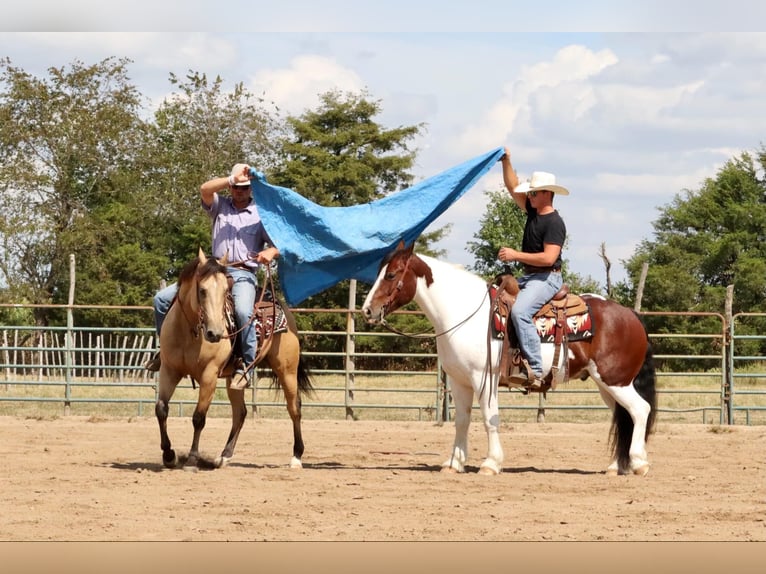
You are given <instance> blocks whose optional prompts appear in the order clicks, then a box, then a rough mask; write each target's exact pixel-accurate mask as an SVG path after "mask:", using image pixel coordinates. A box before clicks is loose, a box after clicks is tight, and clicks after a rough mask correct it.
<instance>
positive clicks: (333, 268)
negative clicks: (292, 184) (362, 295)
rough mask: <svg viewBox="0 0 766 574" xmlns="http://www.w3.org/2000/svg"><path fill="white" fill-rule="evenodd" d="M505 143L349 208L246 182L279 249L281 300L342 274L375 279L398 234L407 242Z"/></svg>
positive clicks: (260, 181)
mask: <svg viewBox="0 0 766 574" xmlns="http://www.w3.org/2000/svg"><path fill="white" fill-rule="evenodd" d="M502 155H503V148H497V149H494V150H492V151H490V152H488V153H486V154H484V155H481V156H478V157H476V158H474V159H472V160H469V161H467V162H465V163H462V164H460V165H458V166H455V167H453V168H450V169H448V170H446V171H443V172H442V173H440V174H437V175H435V176H433V177H430V178H428V179H425V180H423V181H421V182H419V183H417V184H415V185H413V186H412V187H408V188H407V189H403V190H401V191H398V192H396V193H393V194H391V195H389V196H387V197H384V198H382V199H379V200H376V201H373V202H370V203H365V204H361V205H352V206H350V207H323V206H321V205H317V204H316V203H313V202H311V201H309V200H308V199H306V198H305V197H303V196H301V195H299V194H297V193H296V192H294V191H293V190H291V189H287V188H285V187H279V186H275V185H271V184H269V183H268V182H266V180H265V179H264V178H263V176H262V175H261V174H258V176H257V177H256V178H255V179H253V180H252V185H253V197H254V198H255V202H256V204H257V205H258V211H259V212H260V214H261V219H262V220H263V224H264V226H265V227H266V231H267V232H268V234H269V236H270V237H271V239H272V240H273V241H274V243H275V244H276V246H277V247H279V251H280V257H279V280H280V284H281V287H282V292H283V293H284V295H285V299H286V300H287V303H288V304H289V305H291V306H295V305H297V304H299V303H301V302H302V301H303V300H305V299H306V298H307V297H310V296H311V295H314V294H316V293H319V292H321V291H323V290H325V289H328V288H330V287H332V286H334V285H336V284H337V283H339V282H340V281H343V280H344V279H358V280H360V281H364V282H365V283H374V282H375V278H376V276H377V272H378V267H379V265H380V262H381V260H382V259H383V257H385V256H386V255H387V254H388V253H389V252H390V251H392V250H393V249H394V248H396V246H397V244H398V243H399V241H400V240H404V242H405V243H406V244H407V245H409V244H410V243H412V242H413V241H415V240H416V239H417V238H418V236H419V235H420V234H421V233H422V232H423V231H424V230H425V228H426V227H428V225H430V224H431V222H433V221H434V220H435V219H436V218H437V217H439V215H441V214H442V213H443V212H444V211H445V210H446V209H447V208H448V207H449V206H450V205H452V203H454V202H455V201H456V200H457V199H458V198H459V197H460V196H461V195H463V193H465V192H466V191H467V190H468V189H469V188H470V187H471V186H472V185H473V184H474V183H476V181H477V180H478V179H479V178H481V177H482V176H483V175H484V174H485V173H487V172H488V171H489V170H490V169H491V168H492V167H493V166H494V165H495V162H497V160H498V159H500V158H501V157H502Z"/></svg>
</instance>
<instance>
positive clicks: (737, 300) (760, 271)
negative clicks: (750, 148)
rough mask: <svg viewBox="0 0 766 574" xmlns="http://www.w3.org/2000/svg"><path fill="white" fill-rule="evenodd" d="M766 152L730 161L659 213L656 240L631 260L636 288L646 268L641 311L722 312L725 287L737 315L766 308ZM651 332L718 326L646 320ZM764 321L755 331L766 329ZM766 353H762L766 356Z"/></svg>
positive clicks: (669, 346) (694, 348)
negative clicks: (731, 291) (731, 288)
mask: <svg viewBox="0 0 766 574" xmlns="http://www.w3.org/2000/svg"><path fill="white" fill-rule="evenodd" d="M764 168H766V151H764V149H763V148H762V149H761V150H760V152H759V153H758V154H757V159H754V158H753V156H752V155H751V154H749V153H743V154H742V155H741V156H739V157H735V158H733V159H731V160H729V161H728V162H727V163H726V164H725V165H724V166H723V167H722V168H721V169H720V170H719V171H718V173H717V174H716V176H715V177H714V178H707V179H706V180H705V181H704V183H703V185H702V187H701V188H700V189H699V190H684V192H683V193H682V194H677V195H676V196H675V198H674V199H673V201H672V202H671V203H670V204H669V205H666V206H664V207H663V208H661V209H660V216H659V218H658V219H657V221H655V222H654V223H653V227H654V239H653V240H645V241H643V242H642V243H641V244H640V245H639V247H638V249H637V250H636V252H635V254H634V255H633V256H632V257H631V258H630V259H629V260H628V261H627V265H626V267H627V269H628V272H629V275H630V277H631V279H632V282H633V284H636V283H637V281H638V277H639V273H640V271H641V267H642V265H643V263H644V262H647V263H648V264H649V268H648V273H647V277H646V282H645V286H644V293H643V299H642V309H645V310H649V311H702V312H714V313H722V312H723V311H724V304H725V294H726V288H727V286H728V285H733V286H734V300H733V312H734V313H738V312H743V311H744V312H763V311H766V303H764V300H765V299H766V241H765V240H766V186H764V180H763V179H762V175H760V174H763V170H764ZM647 323H649V324H650V325H651V330H654V331H659V332H662V331H669V330H671V329H675V330H678V329H683V330H684V331H685V332H692V333H694V332H708V333H709V332H716V331H718V330H720V321H716V320H715V319H714V318H711V319H710V320H708V321H694V320H693V319H691V318H689V319H688V320H682V321H680V324H679V321H674V323H673V327H670V326H669V325H668V324H667V321H666V320H665V321H664V320H663V319H662V318H658V317H648V318H647ZM764 327H766V325H764V324H763V323H761V324H760V325H758V326H756V328H758V329H761V332H763V329H764ZM702 345H703V343H702V342H700V343H698V344H692V343H681V342H677V343H672V342H668V343H666V350H670V351H673V352H677V353H679V354H685V353H690V352H700V351H701V348H702V347H701V346H702ZM764 350H766V349H761V351H764Z"/></svg>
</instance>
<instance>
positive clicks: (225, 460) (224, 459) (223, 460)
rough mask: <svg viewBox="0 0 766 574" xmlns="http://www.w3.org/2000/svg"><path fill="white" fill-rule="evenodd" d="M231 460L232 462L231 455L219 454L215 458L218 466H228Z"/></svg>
mask: <svg viewBox="0 0 766 574" xmlns="http://www.w3.org/2000/svg"><path fill="white" fill-rule="evenodd" d="M229 462H231V457H229V456H219V457H218V458H216V459H215V467H216V468H226V467H227V466H229Z"/></svg>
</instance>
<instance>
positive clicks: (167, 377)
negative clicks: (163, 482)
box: [154, 365, 181, 468]
mask: <svg viewBox="0 0 766 574" xmlns="http://www.w3.org/2000/svg"><path fill="white" fill-rule="evenodd" d="M180 380H181V377H180V376H178V375H176V374H174V373H171V372H170V371H169V369H168V368H167V367H165V366H164V365H162V366H161V367H160V382H159V392H158V395H157V404H155V406H154V414H155V415H156V416H157V422H158V423H159V426H160V448H161V449H162V463H163V464H164V465H165V466H166V467H167V468H175V466H176V464H178V457H177V456H176V452H175V451H174V450H173V449H172V447H171V445H170V437H169V436H168V412H169V410H170V399H171V397H172V396H173V393H174V392H175V390H176V385H178V381H180Z"/></svg>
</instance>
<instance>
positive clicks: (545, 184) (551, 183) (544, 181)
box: [513, 171, 569, 195]
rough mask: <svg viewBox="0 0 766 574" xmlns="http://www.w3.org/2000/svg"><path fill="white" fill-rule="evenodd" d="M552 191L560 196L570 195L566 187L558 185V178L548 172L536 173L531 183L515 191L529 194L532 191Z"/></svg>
mask: <svg viewBox="0 0 766 574" xmlns="http://www.w3.org/2000/svg"><path fill="white" fill-rule="evenodd" d="M546 190H547V191H552V192H553V193H556V194H558V195H569V190H568V189H567V188H566V187H562V186H560V185H556V176H555V175H553V174H552V173H548V172H546V171H534V172H532V177H531V179H530V180H529V181H525V182H523V183H520V184H519V185H517V186H516V187H515V188H514V190H513V191H515V192H517V193H529V192H530V191H546Z"/></svg>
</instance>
